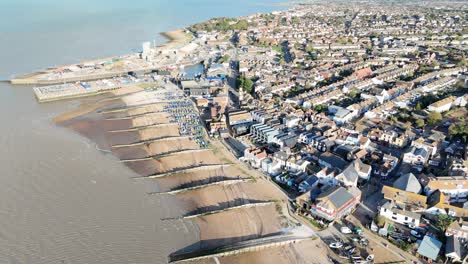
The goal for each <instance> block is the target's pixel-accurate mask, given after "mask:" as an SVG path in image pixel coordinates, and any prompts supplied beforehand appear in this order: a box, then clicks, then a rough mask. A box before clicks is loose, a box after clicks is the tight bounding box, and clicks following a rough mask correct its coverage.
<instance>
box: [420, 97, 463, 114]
mask: <svg viewBox="0 0 468 264" xmlns="http://www.w3.org/2000/svg"><path fill="white" fill-rule="evenodd" d="M456 99H457V98H456V97H455V96H449V97H447V98H444V99H442V100H440V101H437V102H435V103H432V104H430V105H429V106H428V107H427V110H429V111H431V112H433V111H434V112H438V113H442V112H446V111H448V110H450V108H452V105H453V103H454V102H455V100H456Z"/></svg>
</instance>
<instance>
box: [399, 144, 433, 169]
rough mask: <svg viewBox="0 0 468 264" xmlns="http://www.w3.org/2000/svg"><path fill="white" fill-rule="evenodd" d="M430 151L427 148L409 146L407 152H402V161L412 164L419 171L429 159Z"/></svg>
mask: <svg viewBox="0 0 468 264" xmlns="http://www.w3.org/2000/svg"><path fill="white" fill-rule="evenodd" d="M429 156H430V153H429V152H428V150H427V148H424V147H415V146H411V148H410V149H409V151H408V152H406V153H405V154H403V162H404V163H407V164H411V165H413V166H414V167H415V168H416V169H418V170H419V171H421V170H422V169H423V167H424V165H425V164H426V163H427V161H428V160H429Z"/></svg>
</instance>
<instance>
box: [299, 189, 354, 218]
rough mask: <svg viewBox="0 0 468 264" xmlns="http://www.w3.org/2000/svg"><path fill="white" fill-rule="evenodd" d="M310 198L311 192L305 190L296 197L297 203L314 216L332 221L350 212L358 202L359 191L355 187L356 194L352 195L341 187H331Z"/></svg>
mask: <svg viewBox="0 0 468 264" xmlns="http://www.w3.org/2000/svg"><path fill="white" fill-rule="evenodd" d="M312 198H313V197H312V196H311V192H307V193H305V194H304V195H302V196H299V197H298V203H299V204H302V208H303V209H304V210H306V211H308V213H310V214H311V215H313V216H314V217H318V218H321V219H324V220H326V221H334V220H335V219H338V218H341V217H343V216H346V215H348V214H350V213H351V212H352V210H353V209H354V208H355V207H356V206H357V205H358V204H359V201H360V199H361V193H360V191H359V190H358V189H357V194H355V195H353V194H352V193H351V192H349V191H348V190H346V189H345V188H343V187H333V188H329V189H327V190H324V191H322V192H321V193H320V194H319V195H318V196H317V198H315V199H314V200H312Z"/></svg>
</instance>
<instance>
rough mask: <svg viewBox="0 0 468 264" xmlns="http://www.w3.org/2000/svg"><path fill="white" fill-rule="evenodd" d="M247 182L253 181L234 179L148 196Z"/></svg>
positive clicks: (154, 193) (249, 179)
mask: <svg viewBox="0 0 468 264" xmlns="http://www.w3.org/2000/svg"><path fill="white" fill-rule="evenodd" d="M249 181H253V180H252V179H251V178H245V179H235V180H223V181H217V182H210V183H206V184H201V185H197V186H192V187H187V188H180V189H175V190H171V191H167V192H153V193H149V194H150V195H158V194H179V193H184V192H189V191H194V190H199V189H204V188H208V187H211V186H217V185H222V186H227V185H233V184H237V183H241V182H249Z"/></svg>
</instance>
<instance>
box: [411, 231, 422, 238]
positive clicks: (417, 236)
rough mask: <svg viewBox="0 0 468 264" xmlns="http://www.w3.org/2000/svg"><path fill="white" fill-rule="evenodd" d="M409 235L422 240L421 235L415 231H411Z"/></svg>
mask: <svg viewBox="0 0 468 264" xmlns="http://www.w3.org/2000/svg"><path fill="white" fill-rule="evenodd" d="M410 233H411V235H412V236H414V237H415V238H422V235H421V234H420V233H419V232H418V231H416V230H411V232H410Z"/></svg>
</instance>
